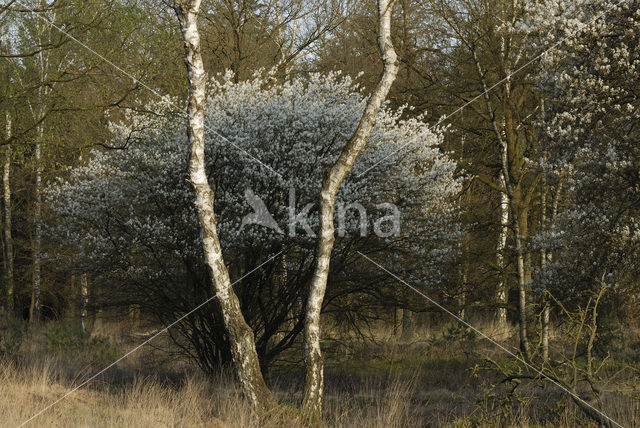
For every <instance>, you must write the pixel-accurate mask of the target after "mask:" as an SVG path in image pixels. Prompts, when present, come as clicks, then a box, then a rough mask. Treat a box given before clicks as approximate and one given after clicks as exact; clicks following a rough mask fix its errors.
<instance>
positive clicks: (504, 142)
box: [471, 50, 529, 361]
mask: <svg viewBox="0 0 640 428" xmlns="http://www.w3.org/2000/svg"><path fill="white" fill-rule="evenodd" d="M471 53H472V55H473V59H474V62H475V65H476V70H477V72H478V78H479V79H480V81H481V83H482V89H483V94H482V95H483V96H484V100H485V103H486V108H487V114H488V115H489V120H490V122H491V125H492V127H493V131H494V133H495V135H496V138H497V140H498V143H499V145H500V173H501V175H502V177H501V178H502V179H503V180H504V191H502V193H503V194H504V195H506V199H505V200H506V201H507V203H508V206H509V209H510V211H511V227H512V228H513V234H514V238H515V246H516V264H517V270H516V273H517V277H518V314H519V328H520V350H521V351H522V354H523V355H524V358H525V359H526V360H527V361H528V360H529V339H528V337H527V290H526V283H527V272H526V268H525V254H524V247H523V234H522V232H523V228H524V227H526V224H527V223H526V216H525V213H524V207H522V206H521V205H522V204H521V202H522V195H521V193H520V189H518V193H517V194H516V187H515V186H514V184H513V182H512V178H511V166H512V165H511V163H510V162H509V157H510V153H512V152H513V151H515V147H516V145H517V135H516V133H515V132H514V129H513V121H514V119H513V117H512V115H511V111H510V110H509V108H505V106H503V113H504V118H503V119H504V120H503V124H502V126H500V125H499V124H498V120H497V118H496V109H495V108H494V107H493V103H492V101H491V96H490V95H489V87H488V85H487V81H486V80H485V76H486V73H485V71H484V70H483V69H482V66H481V65H480V61H479V59H478V55H477V52H476V51H475V50H472V52H471ZM507 72H509V70H507ZM507 75H509V73H507ZM510 85H511V82H510V80H509V79H507V80H506V81H505V82H504V98H505V99H506V100H509V99H510V97H511V93H510ZM505 104H506V103H505Z"/></svg>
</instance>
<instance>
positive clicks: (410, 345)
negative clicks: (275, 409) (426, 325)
mask: <svg viewBox="0 0 640 428" xmlns="http://www.w3.org/2000/svg"><path fill="white" fill-rule="evenodd" d="M126 331H129V330H128V328H127V326H118V327H117V328H111V329H110V332H109V334H108V335H102V336H94V337H92V338H85V339H83V340H84V342H83V344H82V343H80V342H82V341H83V340H80V339H78V338H77V337H74V336H73V334H74V333H73V330H72V329H70V328H68V327H65V326H60V325H54V326H53V327H52V326H51V325H50V326H45V327H43V328H42V331H41V332H40V333H32V334H31V335H29V337H28V338H26V340H25V341H24V343H22V346H21V347H20V350H19V352H16V354H15V355H14V356H13V357H12V358H7V359H5V361H4V362H2V363H0V396H1V397H3V400H0V415H2V417H0V427H16V426H20V424H22V423H23V422H26V421H27V420H29V418H31V417H32V416H33V415H35V414H37V413H38V412H40V411H42V410H44V409H46V408H47V407H48V406H50V405H51V404H53V403H55V405H53V406H51V407H50V408H48V409H47V410H46V411H44V412H42V414H40V415H38V416H37V417H36V418H34V419H33V420H31V421H30V422H29V423H27V424H25V425H24V426H38V427H40V426H47V427H75V426H87V427H88V426H91V427H116V426H117V427H123V426H126V427H133V426H135V427H162V426H167V427H187V426H188V427H259V426H260V427H263V426H267V427H268V426H274V427H275V426H283V423H282V418H281V417H274V418H273V420H269V419H267V420H264V419H263V420H258V419H256V417H254V416H253V415H252V414H251V412H250V410H249V408H248V407H247V405H246V404H245V403H244V402H243V400H242V399H241V396H240V392H239V391H238V389H237V387H236V386H235V385H234V382H233V381H232V377H231V376H230V375H228V374H225V373H221V374H219V375H217V376H215V379H211V378H205V377H204V376H203V375H202V374H201V373H200V372H199V371H198V370H197V369H196V368H195V367H194V366H193V364H191V363H189V362H187V361H184V360H183V359H180V358H179V357H177V356H176V355H175V354H174V353H172V352H167V350H168V349H171V345H170V343H169V342H168V340H167V338H166V337H160V338H158V339H157V340H155V341H154V342H152V343H150V344H149V345H146V346H145V347H143V348H141V349H140V350H139V351H138V352H136V353H135V354H132V355H131V356H130V357H128V358H127V359H125V360H123V361H122V362H121V363H119V364H118V365H117V366H114V367H113V368H111V369H109V370H108V371H107V372H105V373H104V374H103V375H101V376H99V377H97V378H96V379H94V380H93V381H92V382H91V383H90V384H88V385H86V386H84V387H82V388H80V389H78V390H75V391H74V388H75V386H76V385H79V384H80V383H82V382H83V380H85V379H88V378H89V377H90V376H91V375H92V374H94V373H96V372H97V371H98V370H100V369H102V368H104V367H105V366H107V365H108V364H109V363H110V362H112V361H114V360H115V359H116V358H117V357H119V356H120V355H122V354H124V353H125V352H126V351H127V350H128V349H131V347H132V346H134V345H135V344H136V343H139V342H141V340H140V338H139V337H137V338H136V337H135V336H132V335H130V334H125V332H126ZM507 334H508V333H507ZM335 336H336V337H334V338H332V339H328V340H326V341H325V343H324V348H325V355H326V394H325V409H324V420H325V422H326V424H327V425H328V426H331V427H351V426H362V427H406V426H412V427H421V426H425V427H427V426H428V427H436V426H437V427H440V426H443V427H472V426H473V427H476V426H486V427H494V426H496V427H498V426H500V427H507V426H527V427H529V426H530V427H534V426H536V427H538V426H544V427H547V426H548V427H558V426H559V427H573V426H580V427H585V426H594V427H595V426H597V425H595V424H594V423H592V422H590V421H589V420H588V419H587V418H586V417H585V416H584V414H583V413H582V412H581V411H580V410H579V409H578V408H577V407H576V406H575V405H574V404H573V402H572V401H571V400H570V399H568V398H567V395H566V394H564V393H563V391H562V390H560V389H559V388H558V387H556V386H554V385H552V384H550V383H549V382H540V381H529V382H522V383H520V384H519V385H518V387H517V388H516V389H515V390H513V388H514V385H515V384H513V383H511V382H502V380H503V379H504V374H503V373H501V371H499V370H496V369H495V368H492V367H495V364H499V365H500V366H502V367H506V366H507V365H508V364H510V362H511V363H513V360H512V359H511V360H510V359H508V358H507V356H506V355H504V352H501V351H500V350H499V349H497V348H496V347H495V346H493V345H492V344H490V343H488V342H485V341H483V340H481V339H479V338H476V337H473V335H470V334H468V333H466V332H464V331H461V330H459V329H455V328H453V327H451V326H443V327H440V328H438V329H433V330H431V331H429V332H422V333H420V334H416V335H415V336H414V338H413V339H412V340H409V341H407V340H400V339H397V338H395V337H394V336H393V334H391V333H385V332H378V333H377V334H375V335H373V336H371V337H368V338H367V339H364V338H362V337H357V338H356V337H353V336H345V335H338V334H336V335H335ZM339 336H341V337H340V338H337V337H339ZM509 340H511V341H512V342H513V343H511V345H515V344H516V343H515V341H514V340H513V338H511V339H508V340H506V341H503V343H506V344H509V343H510V342H509ZM622 359H624V360H625V362H624V363H622V362H621V363H618V364H616V365H615V369H612V370H610V371H609V372H608V373H610V376H609V378H610V379H612V382H611V383H609V384H607V390H610V391H617V392H610V393H606V394H603V395H602V403H601V405H602V407H603V409H604V410H605V412H606V413H607V415H609V416H610V417H611V418H613V419H614V420H616V421H617V422H619V423H620V424H622V425H623V426H625V427H631V426H638V425H639V424H640V401H638V393H639V391H638V388H637V386H636V385H638V384H640V382H638V380H639V379H640V371H639V370H638V369H639V368H640V361H638V351H637V349H636V350H635V351H633V352H632V351H629V352H628V353H627V354H625V356H623V357H622ZM509 361H510V362H509ZM267 381H268V383H269V384H270V386H271V387H272V389H273V390H274V391H275V393H276V395H277V398H278V399H279V401H280V402H281V403H286V404H291V405H297V404H298V403H299V401H300V399H301V392H302V382H303V370H302V367H301V365H300V361H299V352H298V350H292V351H291V352H290V354H289V355H285V356H283V358H282V359H281V361H280V362H279V363H278V364H276V365H275V366H274V367H273V369H272V370H271V371H270V373H269V375H268V377H267ZM630 385H631V387H630ZM512 390H513V391H512ZM67 394H69V395H67ZM634 397H635V398H634ZM61 398H62V399H61ZM56 400H60V401H59V402H57V403H56ZM286 425H287V426H296V423H295V422H294V421H289V422H287V424H286ZM297 425H298V426H302V424H297Z"/></svg>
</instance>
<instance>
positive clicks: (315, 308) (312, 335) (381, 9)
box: [303, 0, 398, 414]
mask: <svg viewBox="0 0 640 428" xmlns="http://www.w3.org/2000/svg"><path fill="white" fill-rule="evenodd" d="M394 3H395V0H378V2H377V6H378V47H379V50H380V55H381V56H382V61H383V72H382V75H381V77H380V80H379V82H378V85H377V86H376V88H375V89H374V91H373V93H372V94H371V97H370V98H369V100H368V102H367V106H366V108H365V111H364V113H363V115H362V118H361V119H360V122H359V124H358V127H357V129H356V131H355V133H354V135H353V137H352V138H351V140H350V141H349V142H348V143H347V145H346V146H345V147H344V149H343V150H342V153H341V154H340V157H339V158H338V160H337V161H336V163H335V164H334V165H333V166H332V167H331V168H330V169H329V170H328V171H327V173H326V175H325V178H324V180H323V183H322V189H321V191H320V233H319V237H318V245H317V248H316V266H315V271H314V274H313V278H312V280H311V284H310V287H309V295H308V298H307V303H306V313H305V329H304V357H305V363H306V378H305V388H304V399H303V407H304V409H305V410H306V411H310V412H312V413H318V414H319V413H321V411H322V394H323V391H324V362H323V358H322V351H321V348H320V312H321V309H322V301H323V299H324V294H325V290H326V287H327V278H328V276H329V264H330V261H331V250H332V249H333V244H334V241H335V236H334V225H333V213H334V208H335V202H336V195H337V194H338V190H340V185H341V184H342V182H343V181H344V179H345V177H346V176H347V175H348V174H349V172H350V171H351V168H352V167H353V164H354V162H355V160H356V158H357V157H358V155H359V154H360V152H361V151H362V150H363V149H364V147H365V146H366V144H367V140H368V138H369V135H370V134H371V130H372V129H373V126H374V124H375V121H376V115H377V114H378V111H379V110H380V108H381V106H382V103H383V102H384V100H385V99H386V97H387V94H388V93H389V89H390V88H391V85H392V84H393V81H394V80H395V77H396V74H397V73H398V58H397V55H396V52H395V50H394V48H393V42H392V40H391V15H392V12H393V5H394Z"/></svg>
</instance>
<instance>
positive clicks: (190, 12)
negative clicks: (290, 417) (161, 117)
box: [174, 0, 275, 411]
mask: <svg viewBox="0 0 640 428" xmlns="http://www.w3.org/2000/svg"><path fill="white" fill-rule="evenodd" d="M199 9H200V0H177V1H176V2H175V3H174V10H175V12H176V15H177V17H178V21H179V22H180V29H181V31H182V35H183V38H184V47H185V54H186V56H185V62H186V65H187V70H188V73H189V106H188V114H189V124H188V135H189V144H190V147H191V153H190V158H189V180H190V183H191V185H192V186H193V189H194V191H195V197H196V201H195V205H196V209H197V211H198V218H199V222H200V229H201V231H202V243H203V249H204V256H205V263H206V266H207V268H208V270H209V273H210V274H211V278H212V286H213V292H214V293H215V295H216V298H217V300H218V302H219V305H220V310H221V312H222V318H223V320H224V326H225V330H226V333H227V337H228V339H229V346H230V350H231V355H232V358H233V363H234V367H235V372H236V375H237V377H238V380H239V382H240V385H241V388H242V392H243V394H244V396H245V397H246V399H247V400H248V401H249V402H250V403H251V405H252V406H253V408H254V409H255V410H257V411H264V410H267V409H268V408H270V407H272V406H274V405H275V399H274V398H273V395H272V394H271V391H269V389H268V388H267V386H266V384H265V382H264V379H263V377H262V373H261V371H260V364H259V362H258V354H257V353H256V346H255V340H254V336H253V331H252V330H251V328H250V327H249V326H248V325H247V323H246V321H245V319H244V317H243V315H242V312H241V310H240V302H239V301H238V297H237V296H236V294H235V292H234V291H233V288H232V286H231V280H230V278H229V271H228V270H227V267H226V265H225V263H224V260H223V257H222V249H221V247H220V241H219V239H218V233H217V231H216V217H215V213H214V204H213V198H214V194H213V191H212V189H211V187H210V186H209V182H208V180H207V174H206V169H205V158H204V138H205V131H204V112H205V102H206V84H207V76H206V72H205V70H204V64H203V62H202V56H201V53H200V34H199V31H198V25H197V20H198V13H199Z"/></svg>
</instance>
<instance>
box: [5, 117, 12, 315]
mask: <svg viewBox="0 0 640 428" xmlns="http://www.w3.org/2000/svg"><path fill="white" fill-rule="evenodd" d="M6 127H7V131H6V132H7V140H9V139H10V138H11V116H9V113H7V116H6ZM4 150H5V152H4V153H5V158H4V168H3V175H2V187H3V189H4V242H5V263H6V269H7V270H6V276H7V278H6V279H7V313H8V314H9V316H13V286H14V285H13V237H12V235H11V145H10V144H7V145H6V147H5V149H4Z"/></svg>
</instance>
